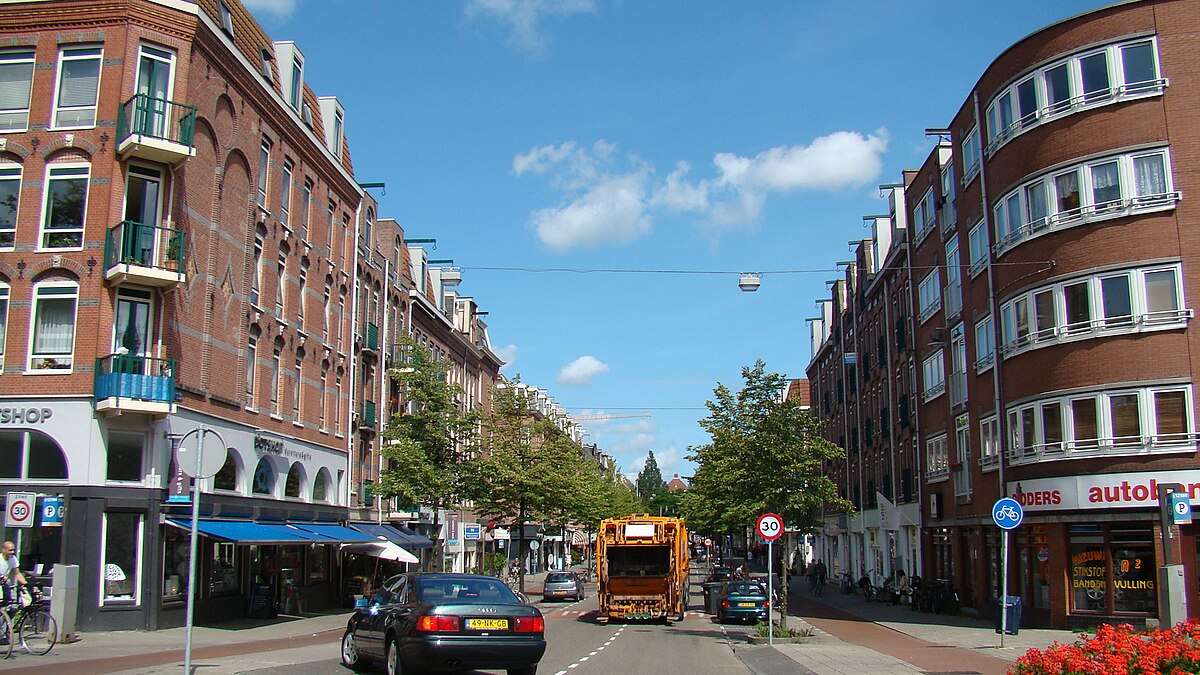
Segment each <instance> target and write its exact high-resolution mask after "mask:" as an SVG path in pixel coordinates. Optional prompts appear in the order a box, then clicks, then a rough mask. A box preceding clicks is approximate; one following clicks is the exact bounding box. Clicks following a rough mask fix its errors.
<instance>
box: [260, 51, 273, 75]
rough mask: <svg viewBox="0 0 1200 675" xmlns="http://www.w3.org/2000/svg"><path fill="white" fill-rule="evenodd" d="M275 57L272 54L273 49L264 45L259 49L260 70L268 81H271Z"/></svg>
mask: <svg viewBox="0 0 1200 675" xmlns="http://www.w3.org/2000/svg"><path fill="white" fill-rule="evenodd" d="M274 59H275V57H274V56H272V55H271V50H270V49H267V48H266V47H263V48H262V49H259V50H258V71H259V72H260V73H262V76H263V78H264V79H266V81H267V82H270V81H271V61H273V60H274Z"/></svg>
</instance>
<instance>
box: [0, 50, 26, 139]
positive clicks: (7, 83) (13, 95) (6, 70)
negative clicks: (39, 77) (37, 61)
mask: <svg viewBox="0 0 1200 675" xmlns="http://www.w3.org/2000/svg"><path fill="white" fill-rule="evenodd" d="M32 90H33V50H31V49H30V50H21V51H11V52H0V132H2V131H25V130H26V129H28V128H29V95H30V92H31V91H32Z"/></svg>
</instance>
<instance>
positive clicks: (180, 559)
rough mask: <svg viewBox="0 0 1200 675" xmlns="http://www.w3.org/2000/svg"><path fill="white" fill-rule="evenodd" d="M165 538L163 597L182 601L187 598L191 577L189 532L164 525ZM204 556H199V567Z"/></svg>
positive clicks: (197, 562) (168, 600)
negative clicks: (189, 567)
mask: <svg viewBox="0 0 1200 675" xmlns="http://www.w3.org/2000/svg"><path fill="white" fill-rule="evenodd" d="M162 538H163V578H162V589H163V595H162V599H163V602H164V603H167V602H182V601H184V600H185V599H187V589H188V583H189V579H190V575H189V572H190V570H189V569H188V564H189V556H188V546H189V541H188V534H187V532H185V531H183V530H182V529H180V528H178V527H164V528H163V529H162ZM203 560H204V559H203V558H197V560H196V564H197V567H199V565H201V564H203Z"/></svg>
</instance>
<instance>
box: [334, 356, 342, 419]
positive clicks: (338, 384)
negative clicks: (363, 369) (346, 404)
mask: <svg viewBox="0 0 1200 675" xmlns="http://www.w3.org/2000/svg"><path fill="white" fill-rule="evenodd" d="M333 433H334V435H335V436H341V435H342V370H341V369H340V368H339V369H338V371H337V377H336V378H335V379H334V383H333Z"/></svg>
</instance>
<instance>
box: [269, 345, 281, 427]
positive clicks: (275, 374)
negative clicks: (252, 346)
mask: <svg viewBox="0 0 1200 675" xmlns="http://www.w3.org/2000/svg"><path fill="white" fill-rule="evenodd" d="M282 356H283V343H282V340H276V342H275V349H274V352H273V354H272V356H271V414H273V415H277V416H278V415H279V414H280V410H281V408H280V400H279V398H280V396H279V395H280V390H281V389H283V386H282V385H283V368H282V367H281V366H282V363H281V358H282Z"/></svg>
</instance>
